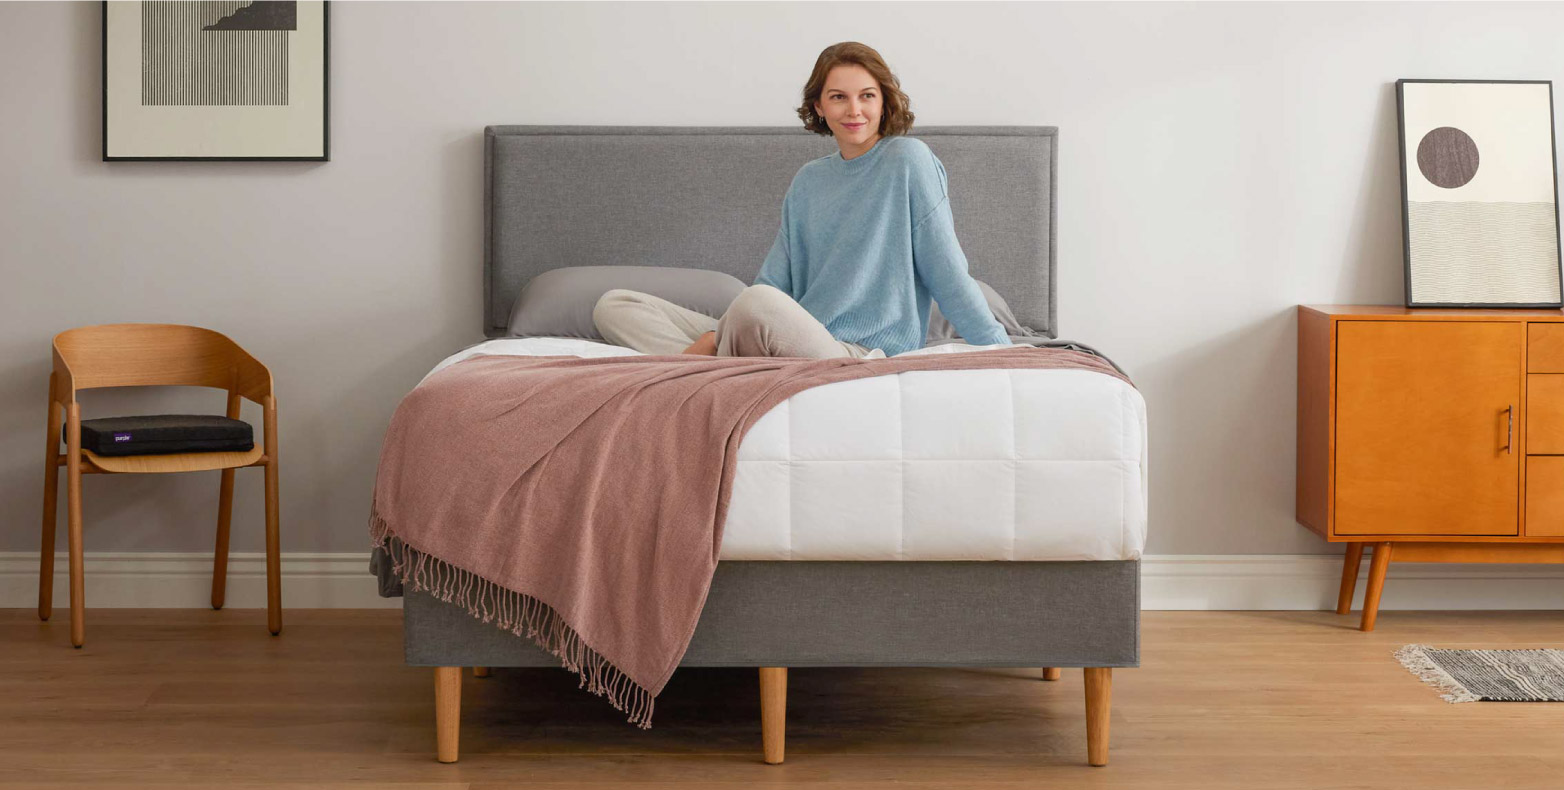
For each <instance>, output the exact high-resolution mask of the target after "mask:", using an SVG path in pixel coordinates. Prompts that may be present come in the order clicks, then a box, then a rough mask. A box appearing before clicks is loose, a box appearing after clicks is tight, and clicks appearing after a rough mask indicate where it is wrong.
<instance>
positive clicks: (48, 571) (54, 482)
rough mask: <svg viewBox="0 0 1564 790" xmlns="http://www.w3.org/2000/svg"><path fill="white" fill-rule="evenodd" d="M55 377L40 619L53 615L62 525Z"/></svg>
mask: <svg viewBox="0 0 1564 790" xmlns="http://www.w3.org/2000/svg"><path fill="white" fill-rule="evenodd" d="M54 384H55V376H54V374H53V373H50V374H49V419H48V420H47V422H48V425H49V427H48V428H47V429H46V431H45V432H46V433H47V434H48V435H47V436H45V437H44V438H45V439H47V440H48V441H47V442H45V444H44V456H43V546H42V548H41V550H40V551H39V554H38V619H39V620H48V619H49V615H51V614H54V533H55V530H56V528H57V527H58V526H59V517H58V515H57V514H56V510H57V508H58V503H59V494H60V467H59V465H58V464H56V463H55V462H54V461H55V458H56V457H57V456H58V455H59V453H60V410H59V407H58V406H57V405H56V404H55V402H54Z"/></svg>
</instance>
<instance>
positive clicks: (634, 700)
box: [369, 513, 655, 730]
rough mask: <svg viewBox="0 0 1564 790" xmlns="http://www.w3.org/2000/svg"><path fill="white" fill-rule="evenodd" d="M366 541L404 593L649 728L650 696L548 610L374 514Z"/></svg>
mask: <svg viewBox="0 0 1564 790" xmlns="http://www.w3.org/2000/svg"><path fill="white" fill-rule="evenodd" d="M369 536H370V539H371V541H373V547H374V548H381V549H385V551H386V553H387V554H388V555H389V556H390V557H391V562H392V572H393V573H395V574H396V575H397V577H399V578H400V579H401V581H402V584H403V585H405V586H406V587H407V588H408V589H410V590H413V591H418V590H427V591H428V592H429V593H430V594H431V595H433V596H434V597H436V598H439V599H440V600H442V601H445V602H446V603H454V604H456V605H458V606H462V607H464V608H466V609H467V612H468V614H471V615H472V616H473V617H476V618H478V619H479V620H481V621H483V622H485V623H489V622H492V623H494V624H495V625H497V626H499V627H500V628H503V629H505V630H507V631H510V632H511V633H513V634H515V635H516V636H521V637H526V638H528V639H531V640H532V641H533V642H534V643H535V644H537V646H538V647H540V648H542V649H544V650H547V651H548V652H549V653H550V654H552V655H553V656H554V657H555V658H558V659H559V661H560V665H561V666H563V667H564V668H565V669H568V670H570V671H571V672H575V673H576V674H577V675H579V676H580V677H581V683H580V684H579V688H584V689H586V690H587V691H589V692H591V693H593V694H595V695H597V696H599V697H604V698H606V699H607V700H608V704H610V705H612V706H614V708H615V709H616V710H618V711H620V712H622V713H626V714H628V715H629V719H628V721H629V722H630V723H631V724H634V725H636V726H638V727H640V728H641V729H643V730H646V729H651V726H652V707H653V703H654V702H655V698H654V697H653V696H652V694H651V693H650V692H648V691H647V690H646V689H644V688H642V687H641V686H640V684H638V683H636V682H635V681H634V680H631V679H630V676H628V675H626V674H625V673H624V672H622V671H620V670H619V668H618V667H615V666H614V665H613V664H611V663H609V661H608V659H606V658H604V657H603V655H602V654H601V653H598V652H597V651H596V650H593V649H592V648H591V647H589V646H588V645H587V644H586V642H584V641H582V640H581V635H580V634H578V633H576V630H575V629H574V628H571V627H570V625H569V624H568V623H566V622H565V620H564V618H562V617H560V616H559V613H558V612H556V611H554V609H553V607H551V606H549V605H548V604H545V603H544V602H542V601H540V600H538V599H536V598H534V597H532V596H530V595H525V594H523V593H519V592H516V591H515V590H509V589H506V588H504V587H501V586H500V585H498V584H495V583H494V582H491V581H489V580H488V579H485V578H483V577H481V576H478V575H477V574H475V573H472V572H470V571H466V570H463V569H461V568H458V567H456V566H454V565H452V564H450V563H448V562H445V561H444V560H441V559H439V558H438V557H434V556H431V555H429V554H425V553H424V552H421V551H419V550H418V549H415V548H413V547H412V546H409V545H407V543H406V542H405V541H403V540H402V539H401V538H400V537H398V536H397V535H396V534H395V533H393V532H392V531H391V528H390V526H389V525H387V524H386V522H385V520H384V519H382V518H380V516H379V514H376V513H371V514H370V517H369Z"/></svg>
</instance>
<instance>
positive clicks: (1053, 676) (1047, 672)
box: [1043, 667, 1064, 680]
mask: <svg viewBox="0 0 1564 790" xmlns="http://www.w3.org/2000/svg"><path fill="white" fill-rule="evenodd" d="M1063 674H1064V672H1063V670H1061V669H1059V668H1058V667H1043V680H1058V679H1059V678H1060V676H1062V675H1063Z"/></svg>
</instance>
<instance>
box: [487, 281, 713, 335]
mask: <svg viewBox="0 0 1564 790" xmlns="http://www.w3.org/2000/svg"><path fill="white" fill-rule="evenodd" d="M615 288H625V289H628V290H631V291H640V292H641V293H646V294H651V295H652V296H659V297H662V298H663V299H667V300H668V301H670V302H673V303H674V304H676V305H678V306H680V307H683V308H687V309H690V310H694V311H695V312H697V313H705V314H706V315H709V316H711V317H712V318H721V317H722V314H723V313H724V312H727V309H728V305H730V304H732V303H733V300H734V299H735V298H737V297H738V295H739V292H740V291H743V290H744V283H743V281H741V280H739V278H737V277H734V276H733V275H731V274H726V273H723V272H714V271H708V270H706V269H678V268H672V267H666V266H566V267H563V268H560V269H554V270H552V271H547V272H544V273H542V274H540V275H538V276H536V277H534V278H532V281H531V282H529V283H527V287H525V288H523V289H521V293H520V294H519V295H517V296H516V303H515V304H513V305H512V306H511V311H510V323H509V324H508V326H509V328H510V332H509V333H510V336H511V337H582V338H587V339H589V340H602V339H603V336H602V335H601V334H599V333H598V331H597V325H596V324H594V323H592V308H593V307H596V306H597V300H598V299H600V298H602V296H603V294H605V293H608V292H609V291H612V290H614V289H615Z"/></svg>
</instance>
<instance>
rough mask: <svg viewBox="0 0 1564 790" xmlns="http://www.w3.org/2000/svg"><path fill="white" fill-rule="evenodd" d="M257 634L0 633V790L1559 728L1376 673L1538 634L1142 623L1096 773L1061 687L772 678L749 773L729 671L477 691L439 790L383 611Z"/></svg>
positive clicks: (991, 769) (1072, 758)
mask: <svg viewBox="0 0 1564 790" xmlns="http://www.w3.org/2000/svg"><path fill="white" fill-rule="evenodd" d="M35 501H36V500H35ZM1398 548H1399V547H1398ZM1398 556H1399V555H1398ZM259 615H260V612H259V610H254V609H252V610H233V609H225V610H223V611H213V610H211V609H209V608H206V607H202V608H200V609H190V610H134V609H98V610H95V611H94V614H93V634H94V636H93V642H92V643H91V644H88V645H87V646H86V647H84V648H83V649H82V650H81V651H79V652H78V651H72V650H70V649H69V648H67V647H65V646H64V645H65V644H66V640H65V636H64V634H65V631H66V623H65V620H64V618H63V617H61V618H59V619H58V620H57V621H53V622H50V623H40V622H39V621H38V617H37V613H36V612H35V611H33V609H32V607H27V608H24V609H8V610H0V645H3V646H4V647H3V649H0V785H15V786H48V787H72V786H82V787H86V786H93V787H99V788H102V787H116V788H118V787H128V788H152V787H167V786H170V785H180V786H187V787H197V786H206V787H214V786H222V787H226V786H229V785H237V786H242V787H251V788H302V787H306V786H327V787H381V786H409V787H417V786H421V785H426V784H427V785H431V786H437V785H439V784H440V783H446V782H456V783H458V786H459V784H460V783H461V782H468V781H470V782H472V783H474V786H487V787H491V788H498V787H521V788H539V789H543V790H567V789H572V790H573V789H576V788H582V789H585V788H608V787H624V786H633V787H636V788H645V790H653V788H668V789H669V790H671V788H675V787H681V788H686V787H694V788H699V789H700V790H712V789H713V788H735V789H737V788H742V789H743V790H757V788H768V787H770V788H781V787H809V788H817V789H818V790H825V789H829V790H846V789H847V788H870V789H871V790H872V789H874V788H887V790H889V789H890V788H913V789H914V790H931V789H932V788H971V789H972V790H986V789H988V788H1011V789H1012V790H1019V789H1020V788H1033V787H1092V788H1108V789H1112V788H1135V789H1136V790H1240V789H1241V790H1251V789H1252V788H1256V787H1264V788H1266V790H1274V789H1275V788H1281V789H1282V790H1313V789H1314V788H1322V787H1359V788H1387V790H1388V789H1389V788H1404V787H1416V788H1418V790H1469V789H1470V788H1473V787H1524V788H1539V789H1540V788H1551V787H1555V786H1557V783H1558V777H1559V776H1561V775H1564V705H1546V704H1539V705H1506V704H1488V703H1473V704H1469V705H1450V704H1448V703H1446V702H1444V701H1442V700H1440V699H1439V698H1438V695H1437V693H1435V692H1434V691H1432V690H1431V689H1429V688H1428V687H1427V686H1425V685H1424V684H1422V683H1421V682H1419V681H1418V680H1417V679H1416V678H1415V677H1413V676H1412V675H1411V674H1410V673H1408V672H1407V671H1406V670H1405V669H1403V668H1402V667H1401V666H1400V665H1399V664H1397V663H1396V662H1395V661H1394V659H1392V658H1391V657H1390V654H1391V652H1392V651H1393V650H1394V649H1395V648H1396V647H1399V646H1400V645H1402V644H1406V643H1409V642H1424V643H1431V644H1437V645H1440V646H1442V647H1488V648H1507V647H1553V648H1561V649H1564V616H1561V615H1560V614H1559V613H1558V612H1416V611H1397V612H1395V613H1394V615H1395V620H1394V624H1393V625H1394V627H1391V626H1392V624H1391V623H1390V622H1388V621H1387V623H1386V627H1385V628H1382V629H1378V630H1377V631H1375V632H1371V633H1361V632H1359V631H1358V630H1356V628H1355V627H1354V626H1356V622H1355V621H1354V622H1351V623H1348V622H1346V621H1343V620H1341V619H1339V618H1338V617H1337V616H1336V615H1335V614H1334V613H1332V612H1331V611H1329V610H1326V611H1318V612H1146V613H1144V617H1143V621H1142V644H1143V648H1142V666H1141V667H1139V668H1136V669H1126V670H1121V671H1116V672H1114V673H1113V674H1114V686H1115V688H1114V692H1115V693H1114V694H1113V700H1112V701H1113V706H1114V708H1115V709H1116V710H1115V711H1114V712H1113V714H1112V717H1116V718H1117V720H1116V721H1114V722H1113V725H1114V726H1113V728H1112V730H1113V732H1112V735H1113V748H1112V760H1111V762H1110V764H1109V766H1108V767H1107V768H1102V769H1097V770H1093V769H1089V768H1088V767H1087V765H1086V761H1085V760H1084V759H1083V752H1084V751H1085V749H1086V737H1085V736H1086V733H1085V732H1084V729H1085V726H1084V711H1083V710H1082V700H1083V696H1084V673H1080V672H1067V673H1065V676H1064V678H1063V679H1062V680H1060V681H1059V684H1060V687H1051V686H1049V687H1039V685H1038V683H1039V681H1038V680H1037V677H1038V671H1037V667H1017V668H1014V669H938V668H921V669H846V668H831V669H811V668H792V669H791V670H790V671H789V673H788V674H789V675H790V676H791V680H792V682H791V684H790V685H791V686H792V688H791V689H790V691H791V694H790V698H789V709H790V710H789V719H790V721H789V724H790V726H789V731H788V733H787V734H788V741H789V742H788V750H787V751H788V760H787V762H786V763H784V764H783V765H781V766H767V765H765V764H763V763H762V762H761V761H760V760H757V759H756V749H755V745H756V744H755V727H756V721H757V719H758V718H759V716H760V700H759V698H758V695H757V694H756V693H755V683H756V670H755V669H754V668H748V669H680V670H678V671H677V672H675V673H674V675H673V678H672V680H671V681H670V682H669V684H668V687H667V688H666V689H665V690H664V692H663V693H662V695H660V696H659V697H658V700H657V716H656V717H655V718H654V720H653V725H654V726H653V727H652V729H650V730H640V729H638V728H636V727H633V726H631V725H628V724H626V723H625V720H624V718H625V717H624V714H621V713H619V712H618V711H615V710H613V709H612V708H610V707H609V706H608V705H607V704H606V703H604V702H603V700H601V699H599V698H596V697H592V696H590V695H588V694H585V693H584V692H583V691H581V690H580V689H579V688H577V678H576V677H575V676H574V675H572V674H570V673H568V672H564V671H561V670H556V669H518V670H510V671H505V672H495V673H494V675H493V677H492V678H491V679H490V680H487V681H484V682H483V683H477V684H472V685H470V686H469V687H468V693H467V694H466V695H465V699H464V700H463V705H462V716H463V718H464V721H463V724H464V725H465V726H463V727H462V728H461V736H462V743H461V755H460V756H461V761H460V762H459V763H457V764H456V765H442V764H440V763H439V762H437V761H436V756H435V750H436V744H435V743H434V740H435V736H434V733H432V732H431V731H430V730H431V727H432V721H431V719H432V714H433V711H432V710H431V708H432V707H433V706H432V705H431V700H430V688H429V686H430V682H431V678H430V675H431V674H432V673H431V671H430V670H429V669H428V668H423V667H409V666H406V665H405V664H403V663H402V658H401V657H402V629H401V626H400V613H398V612H395V611H386V610H373V611H370V610H364V611H341V610H303V609H297V610H293V611H290V612H289V623H288V629H289V633H288V637H287V638H286V639H272V638H270V637H269V636H267V635H266V634H265V632H263V631H262V630H261V629H258V628H255V622H256V620H257V619H258V617H259ZM325 668H329V669H325Z"/></svg>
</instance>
